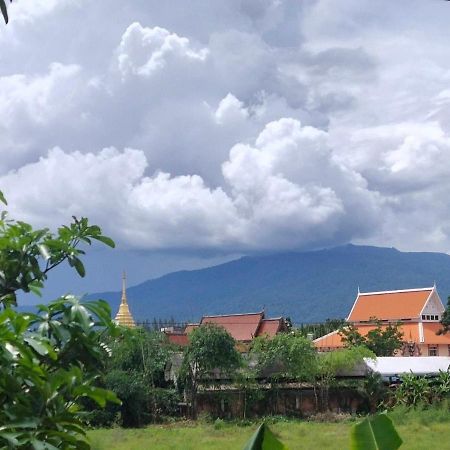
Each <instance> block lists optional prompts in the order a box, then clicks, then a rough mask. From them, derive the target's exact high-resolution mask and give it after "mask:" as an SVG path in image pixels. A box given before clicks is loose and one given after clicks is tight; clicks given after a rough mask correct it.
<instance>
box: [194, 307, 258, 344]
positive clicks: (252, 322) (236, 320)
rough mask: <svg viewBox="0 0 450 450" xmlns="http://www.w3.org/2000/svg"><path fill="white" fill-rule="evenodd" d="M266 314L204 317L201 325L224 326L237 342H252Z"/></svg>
mask: <svg viewBox="0 0 450 450" xmlns="http://www.w3.org/2000/svg"><path fill="white" fill-rule="evenodd" d="M263 319H264V313H263V312H259V313H251V314H230V315H227V316H203V317H202V320H201V321H200V325H203V324H205V323H214V324H216V325H219V326H222V327H223V328H225V330H227V331H228V333H230V334H231V336H233V338H234V339H235V340H236V341H251V340H252V339H253V338H254V337H255V336H256V335H257V331H258V327H259V325H260V322H261V321H262V320H263Z"/></svg>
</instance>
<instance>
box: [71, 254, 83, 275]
mask: <svg viewBox="0 0 450 450" xmlns="http://www.w3.org/2000/svg"><path fill="white" fill-rule="evenodd" d="M69 263H70V265H71V266H73V267H75V270H76V271H77V272H78V275H80V277H84V276H85V275H86V270H85V269H84V265H83V263H82V262H81V259H79V258H77V257H76V256H72V257H71V258H70V259H69Z"/></svg>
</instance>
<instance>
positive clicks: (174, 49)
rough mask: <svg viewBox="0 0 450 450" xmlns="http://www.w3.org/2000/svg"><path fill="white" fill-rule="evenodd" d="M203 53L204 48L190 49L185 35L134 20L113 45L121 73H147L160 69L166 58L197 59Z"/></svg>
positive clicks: (203, 57) (200, 58)
mask: <svg viewBox="0 0 450 450" xmlns="http://www.w3.org/2000/svg"><path fill="white" fill-rule="evenodd" d="M207 55H208V50H207V49H206V48H202V49H199V50H195V49H193V48H192V45H191V43H190V42H189V39H188V38H186V37H180V36H178V35H177V34H176V33H170V32H169V31H168V30H166V29H165V28H160V27H154V28H147V27H143V26H142V25H141V24H140V23H138V22H134V23H132V24H131V25H130V26H129V27H128V28H127V29H126V31H125V33H124V34H123V36H122V39H121V41H120V44H119V48H118V49H117V64H118V68H119V70H120V72H121V74H122V76H123V77H126V76H127V75H129V74H133V75H141V76H147V77H148V76H151V75H152V74H153V73H154V72H155V71H158V70H161V69H163V68H164V67H165V66H166V64H167V63H168V61H169V60H170V58H180V59H183V60H185V62H189V61H193V62H195V61H197V62H201V61H204V60H205V59H206V57H207Z"/></svg>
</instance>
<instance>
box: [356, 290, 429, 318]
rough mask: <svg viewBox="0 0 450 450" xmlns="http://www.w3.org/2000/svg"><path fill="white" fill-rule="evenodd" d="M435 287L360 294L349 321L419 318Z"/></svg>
mask: <svg viewBox="0 0 450 450" xmlns="http://www.w3.org/2000/svg"><path fill="white" fill-rule="evenodd" d="M432 291H433V288H428V289H417V290H407V291H386V292H373V293H367V294H358V297H357V299H356V301H355V304H354V306H353V308H352V310H351V312H350V316H349V317H348V319H347V320H348V321H349V322H358V321H365V320H370V319H371V318H373V317H376V318H377V319H380V320H401V319H412V318H418V317H419V315H420V312H421V311H422V309H423V307H424V306H425V303H426V301H427V300H428V298H429V296H430V294H431V292H432Z"/></svg>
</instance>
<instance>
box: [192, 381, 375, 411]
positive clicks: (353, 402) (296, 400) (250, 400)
mask: <svg viewBox="0 0 450 450" xmlns="http://www.w3.org/2000/svg"><path fill="white" fill-rule="evenodd" d="M324 403H326V401H321V395H320V392H319V391H317V399H316V395H315V393H314V390H313V389H312V388H278V389H264V390H262V389H259V390H254V391H238V390H229V391H216V392H213V391H208V392H202V393H199V395H198V413H199V414H202V413H203V414H205V413H206V414H210V415H211V416H212V417H214V418H217V417H219V418H224V419H233V418H250V417H258V416H265V415H285V416H295V417H307V416H309V415H311V414H313V413H315V412H317V410H318V409H319V410H320V409H329V410H331V411H333V412H338V413H340V412H346V413H356V412H360V411H361V412H362V411H367V408H368V405H367V400H366V399H364V398H363V397H362V396H361V394H360V393H359V392H358V391H357V390H356V389H352V388H342V387H341V388H339V389H330V392H329V398H328V408H326V407H325V405H324Z"/></svg>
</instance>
